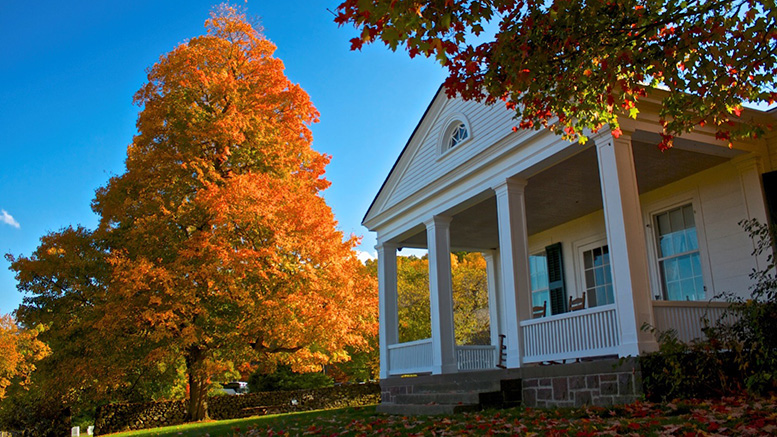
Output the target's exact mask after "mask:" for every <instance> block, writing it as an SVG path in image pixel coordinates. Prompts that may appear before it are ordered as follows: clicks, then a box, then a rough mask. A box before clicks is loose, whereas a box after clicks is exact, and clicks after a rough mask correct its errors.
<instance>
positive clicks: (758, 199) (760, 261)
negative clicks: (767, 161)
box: [731, 154, 769, 271]
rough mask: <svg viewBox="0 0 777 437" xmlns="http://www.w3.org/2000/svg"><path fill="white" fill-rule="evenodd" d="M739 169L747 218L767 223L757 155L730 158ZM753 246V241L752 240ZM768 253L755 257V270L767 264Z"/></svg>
mask: <svg viewBox="0 0 777 437" xmlns="http://www.w3.org/2000/svg"><path fill="white" fill-rule="evenodd" d="M731 163H732V164H734V165H735V166H736V168H737V170H738V171H739V181H740V183H741V185H742V194H743V195H744V199H745V208H747V218H749V219H756V220H758V221H759V222H760V223H761V224H768V223H769V219H768V214H767V212H766V201H765V200H764V190H763V182H762V179H761V178H762V177H761V174H763V167H762V166H761V160H760V159H759V157H758V156H757V155H753V154H748V155H744V156H738V157H736V158H734V159H732V160H731ZM753 244H754V246H753V248H755V242H753ZM768 255H769V254H768V253H763V254H761V255H760V256H758V257H756V259H755V261H756V266H755V267H756V270H758V271H762V270H764V269H765V268H766V266H768V265H769V262H768V259H767V257H768Z"/></svg>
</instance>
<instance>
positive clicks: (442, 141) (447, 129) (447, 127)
mask: <svg viewBox="0 0 777 437" xmlns="http://www.w3.org/2000/svg"><path fill="white" fill-rule="evenodd" d="M461 125H464V129H465V130H466V131H467V137H466V138H464V139H463V140H461V141H459V143H458V144H456V145H455V146H453V147H448V144H449V142H450V138H451V135H452V134H453V132H454V131H455V130H458V129H460V127H461ZM442 126H444V128H443V130H442V131H441V134H440V137H439V139H438V144H437V152H438V156H439V158H438V159H441V158H443V157H445V156H447V155H449V154H451V153H454V152H455V151H456V150H459V149H461V148H462V147H463V146H464V145H465V144H467V143H469V142H470V141H472V136H473V135H472V127H471V125H470V124H469V120H467V117H465V116H464V114H461V113H456V114H452V115H450V116H449V117H448V118H446V120H445V123H443V124H442Z"/></svg>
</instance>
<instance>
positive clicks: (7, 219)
mask: <svg viewBox="0 0 777 437" xmlns="http://www.w3.org/2000/svg"><path fill="white" fill-rule="evenodd" d="M0 222H3V223H5V224H7V225H11V226H13V227H15V228H16V229H19V228H20V227H21V225H19V222H17V221H16V219H14V218H13V216H12V215H11V214H8V213H7V212H6V211H5V210H4V209H0Z"/></svg>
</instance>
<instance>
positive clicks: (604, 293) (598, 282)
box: [582, 244, 615, 308]
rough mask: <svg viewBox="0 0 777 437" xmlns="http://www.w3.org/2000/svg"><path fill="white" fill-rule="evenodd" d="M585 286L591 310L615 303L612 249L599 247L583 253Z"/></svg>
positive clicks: (605, 246) (604, 246)
mask: <svg viewBox="0 0 777 437" xmlns="http://www.w3.org/2000/svg"><path fill="white" fill-rule="evenodd" d="M582 258H583V263H582V264H583V282H584V284H583V286H584V287H585V293H586V296H587V297H588V306H589V307H590V308H592V307H595V306H599V305H607V304H611V303H615V294H614V292H613V287H612V270H611V269H610V248H609V247H608V246H607V245H606V244H604V245H598V246H596V247H592V248H590V249H587V250H583V251H582Z"/></svg>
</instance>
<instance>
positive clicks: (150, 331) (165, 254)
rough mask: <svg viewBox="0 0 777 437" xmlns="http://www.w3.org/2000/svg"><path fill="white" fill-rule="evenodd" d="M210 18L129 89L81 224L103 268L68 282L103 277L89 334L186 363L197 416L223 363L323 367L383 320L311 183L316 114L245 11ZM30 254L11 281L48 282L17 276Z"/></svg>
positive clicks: (147, 356)
mask: <svg viewBox="0 0 777 437" xmlns="http://www.w3.org/2000/svg"><path fill="white" fill-rule="evenodd" d="M206 28H207V34H206V35H203V36H200V37H197V38H193V39H191V40H189V41H188V42H186V43H184V44H181V45H180V46H178V47H177V48H175V49H174V50H173V51H171V52H170V53H168V54H166V55H163V56H162V57H161V58H160V60H159V61H158V62H157V63H156V64H155V65H154V66H153V67H152V68H151V69H150V70H149V73H148V83H147V84H145V85H144V86H143V87H142V88H141V90H140V91H139V92H138V93H137V94H136V96H135V101H136V103H137V104H139V105H141V106H142V107H143V110H142V112H141V113H140V115H139V117H138V122H137V127H138V132H139V133H138V135H137V136H136V137H135V138H134V140H133V142H132V144H130V146H129V147H128V149H127V159H126V167H127V170H126V172H125V173H123V174H121V175H118V176H115V177H113V178H111V180H110V181H109V182H108V184H107V185H106V186H105V187H103V188H100V189H99V190H98V191H97V194H96V197H95V200H94V201H93V210H94V211H95V212H96V213H97V214H98V215H99V216H100V217H101V219H100V224H99V226H98V228H97V229H96V230H95V231H94V233H93V234H91V235H90V236H89V238H91V239H94V240H96V241H98V242H99V243H98V244H96V245H95V246H94V247H99V248H100V250H99V252H100V258H101V260H100V261H98V262H97V264H98V265H100V266H101V267H99V268H104V269H105V274H104V275H102V276H101V278H100V279H99V280H85V281H80V282H78V283H79V284H82V285H84V286H85V287H86V288H89V287H95V288H97V289H98V290H96V291H95V295H99V296H100V299H99V313H100V316H99V317H95V318H94V319H93V326H94V327H95V328H96V334H95V335H97V336H101V337H102V338H103V340H104V339H106V338H109V339H110V343H111V345H112V348H113V349H114V350H115V351H116V353H118V354H125V355H127V356H130V357H137V358H138V360H139V362H142V363H146V364H150V363H153V364H157V365H161V364H165V365H166V367H174V366H175V363H176V362H179V363H180V361H183V363H182V365H185V369H186V374H187V378H188V392H189V400H190V402H189V415H190V418H191V419H193V420H197V419H203V418H205V417H207V403H206V394H207V391H208V388H209V386H210V384H211V381H212V380H213V379H214V378H216V377H218V376H219V375H223V374H224V372H227V371H234V370H244V369H245V368H246V366H248V365H249V363H251V362H256V361H257V360H261V361H262V363H263V367H269V368H272V365H273V364H276V363H285V364H290V365H291V366H292V368H294V369H295V370H311V369H314V368H320V366H321V365H325V364H329V363H334V362H339V361H344V360H347V359H349V356H348V353H347V352H346V351H347V350H353V348H357V349H358V348H360V347H366V346H367V340H366V338H368V337H369V336H370V335H373V334H374V332H375V330H376V329H377V315H376V310H377V291H376V283H375V281H374V279H373V278H371V277H370V276H369V275H368V274H367V272H366V270H365V268H364V266H363V265H362V264H361V262H360V261H359V260H358V259H357V258H356V255H355V252H354V250H353V249H354V247H355V245H356V244H357V243H358V239H357V238H356V237H350V238H345V237H344V235H343V234H342V233H341V232H340V231H338V230H337V228H336V225H337V222H336V221H335V219H334V216H333V214H332V211H331V209H330V208H329V207H328V206H327V205H326V203H325V202H324V200H323V198H322V197H321V195H320V193H321V191H322V190H324V189H325V188H326V187H328V185H329V182H328V181H326V180H325V179H324V177H323V175H324V167H325V165H326V164H327V163H328V161H329V158H328V157H327V156H325V155H322V154H320V153H318V152H316V151H314V150H313V149H312V148H311V142H312V135H311V132H310V130H309V127H308V126H309V125H310V124H311V123H314V122H316V121H317V118H318V112H317V111H316V109H315V108H314V107H313V105H312V104H311V102H310V99H309V97H308V95H307V93H305V92H304V91H303V90H302V89H301V88H300V87H299V86H298V85H296V84H293V83H292V82H290V81H289V79H288V78H287V77H286V76H285V75H284V73H283V63H282V62H281V61H280V60H279V59H277V58H275V57H273V56H272V55H273V52H274V50H275V46H274V45H273V44H272V43H271V42H270V41H268V40H267V39H266V38H265V37H264V36H263V35H261V34H260V33H259V32H258V31H257V30H256V28H254V27H253V26H252V25H251V24H249V23H248V22H247V21H246V18H245V16H244V15H243V14H242V13H241V12H240V11H238V10H237V9H235V8H233V7H231V6H228V5H222V6H220V7H218V8H217V9H216V10H215V11H214V13H213V14H212V15H211V18H210V19H209V20H207V21H206ZM71 231H72V230H71ZM53 238H54V239H55V240H56V237H53ZM54 246H56V244H54ZM55 252H56V250H55ZM63 252H64V250H63ZM37 253H39V254H41V255H43V254H42V253H41V252H40V250H39V252H37ZM47 253H48V252H47ZM47 256H48V255H47ZM61 256H62V257H66V256H68V255H67V253H62V254H61ZM36 261H41V262H42V259H41V258H35V259H27V258H23V257H21V258H19V259H15V260H14V264H13V267H12V268H15V269H16V270H17V272H18V273H17V275H18V277H19V279H20V288H22V289H23V290H26V291H33V292H35V290H38V291H37V292H38V293H50V292H51V290H50V289H46V287H45V285H44V286H43V287H42V288H43V289H46V290H45V291H44V290H40V287H38V288H37V289H35V288H32V287H27V286H28V285H31V282H26V283H25V279H26V278H31V277H30V276H27V275H26V273H25V272H26V271H29V270H32V269H33V266H32V264H35V262H36ZM39 285H40V284H39ZM25 287H26V288H25ZM71 290H72V289H68V290H65V291H64V292H58V293H59V294H58V295H57V296H55V299H62V298H65V297H66V296H67V295H68V293H70V292H71ZM40 295H41V294H38V295H37V296H33V297H32V298H30V299H28V300H26V301H25V302H26V305H27V307H26V308H24V309H23V311H20V313H22V314H25V315H27V316H28V320H29V321H30V322H31V321H33V320H34V319H35V318H36V317H42V316H40V313H41V312H45V307H46V305H48V303H47V302H44V301H41V300H40V299H39V300H35V299H36V297H38V296H40ZM114 362H116V361H114ZM267 364H269V366H267ZM123 383H124V384H125V385H126V384H127V381H123Z"/></svg>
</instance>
